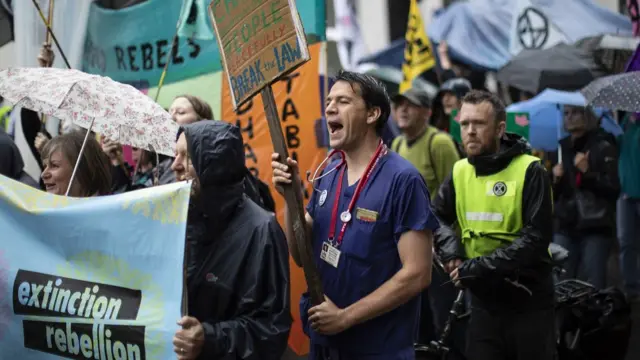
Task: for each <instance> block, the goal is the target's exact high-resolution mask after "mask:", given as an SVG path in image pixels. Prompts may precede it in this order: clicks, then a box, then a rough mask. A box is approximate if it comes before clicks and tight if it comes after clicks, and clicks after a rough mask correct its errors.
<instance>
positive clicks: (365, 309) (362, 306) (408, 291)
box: [345, 266, 431, 326]
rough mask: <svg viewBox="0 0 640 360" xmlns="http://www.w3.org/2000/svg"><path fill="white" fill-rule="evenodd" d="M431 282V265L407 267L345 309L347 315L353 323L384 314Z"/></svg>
mask: <svg viewBox="0 0 640 360" xmlns="http://www.w3.org/2000/svg"><path fill="white" fill-rule="evenodd" d="M430 283H431V266H429V267H427V268H426V269H424V270H422V271H410V270H407V269H405V268H403V269H401V270H400V271H398V272H397V273H396V274H395V275H394V276H393V277H392V278H391V279H389V280H387V282H385V283H384V284H382V286H380V287H379V288H378V289H376V290H375V291H374V292H372V293H371V294H369V295H367V296H366V297H364V298H362V299H360V300H359V301H358V302H356V303H354V304H352V305H351V306H349V307H347V308H346V309H345V315H346V316H347V317H348V318H349V321H350V323H351V324H352V326H353V325H357V324H361V323H363V322H365V321H368V320H371V319H374V318H376V317H378V316H380V315H383V314H385V313H387V312H389V311H391V310H393V309H395V308H397V307H399V306H401V305H403V304H405V303H406V302H408V301H409V300H411V299H412V298H413V297H415V296H417V295H418V294H419V293H420V292H421V291H422V290H424V289H425V288H426V287H427V286H429V284H430Z"/></svg>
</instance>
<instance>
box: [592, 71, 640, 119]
mask: <svg viewBox="0 0 640 360" xmlns="http://www.w3.org/2000/svg"><path fill="white" fill-rule="evenodd" d="M581 92H582V94H583V95H584V97H585V98H586V99H587V102H588V103H589V104H590V105H593V106H602V107H606V108H608V109H612V110H623V111H630V112H640V71H632V72H628V73H624V74H617V75H611V76H606V77H603V78H600V79H597V80H595V81H593V82H592V83H590V84H589V85H588V86H586V87H585V88H584V89H582V90H581Z"/></svg>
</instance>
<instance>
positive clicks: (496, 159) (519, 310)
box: [433, 90, 556, 360]
mask: <svg viewBox="0 0 640 360" xmlns="http://www.w3.org/2000/svg"><path fill="white" fill-rule="evenodd" d="M505 128H506V111H505V108H504V105H503V104H502V102H501V101H500V100H499V99H498V98H497V97H496V96H495V95H493V94H490V93H488V92H484V91H477V90H473V91H471V92H469V93H468V94H467V95H466V96H465V97H464V98H463V99H462V108H461V109H460V129H461V135H462V141H463V144H464V147H465V151H466V153H467V155H468V158H467V159H463V160H460V161H458V162H457V163H456V164H455V165H454V168H453V172H452V175H450V176H449V177H448V179H446V180H445V181H444V182H443V184H442V185H441V187H440V189H439V191H438V195H437V196H436V198H435V199H434V202H433V208H434V213H435V214H436V216H437V217H438V219H439V220H440V228H439V229H438V231H437V232H436V234H435V239H436V241H435V249H436V252H437V254H438V256H439V257H440V259H441V260H442V262H443V263H444V264H445V267H446V268H447V270H448V271H450V272H451V278H452V280H453V281H454V282H455V284H456V286H461V287H465V288H467V289H469V292H470V294H471V320H470V323H469V328H468V332H467V335H468V339H467V353H466V356H467V358H469V359H471V360H485V359H486V360H501V359H513V360H551V359H552V358H553V356H554V354H555V340H556V338H555V336H554V334H555V314H554V287H553V279H552V272H551V269H552V265H551V256H550V254H549V252H548V247H549V244H550V242H551V240H552V237H553V228H552V220H553V214H552V212H553V204H552V197H551V181H550V179H549V175H548V174H547V172H546V170H545V168H544V167H543V165H542V164H541V163H540V159H537V158H535V157H533V156H530V155H528V154H529V153H530V152H531V148H530V146H529V144H528V143H527V141H526V140H525V139H524V138H522V137H521V136H519V135H515V134H509V133H505ZM458 230H459V231H458Z"/></svg>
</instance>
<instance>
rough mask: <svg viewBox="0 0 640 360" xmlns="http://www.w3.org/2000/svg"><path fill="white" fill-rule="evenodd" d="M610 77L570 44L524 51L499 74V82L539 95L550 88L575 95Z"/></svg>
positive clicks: (585, 51)
mask: <svg viewBox="0 0 640 360" xmlns="http://www.w3.org/2000/svg"><path fill="white" fill-rule="evenodd" d="M605 75H607V72H606V70H605V69H604V68H602V66H601V65H600V64H599V63H598V62H597V61H595V59H594V57H593V54H591V53H590V52H589V51H587V50H584V49H580V48H577V47H575V46H571V45H567V44H559V45H556V46H554V47H551V48H548V49H544V50H525V51H523V52H521V53H520V54H518V55H517V56H516V57H514V58H513V59H512V60H511V61H509V62H508V63H507V64H506V65H505V66H504V67H503V68H502V69H500V70H499V71H498V80H500V81H502V82H504V83H507V84H509V85H511V86H513V87H515V88H517V89H520V90H523V91H528V92H530V93H534V94H537V93H539V92H541V91H542V90H545V89H548V88H551V89H556V90H565V91H576V90H580V88H582V87H584V86H585V85H587V84H589V83H590V82H591V81H593V80H594V79H597V78H598V77H601V76H605Z"/></svg>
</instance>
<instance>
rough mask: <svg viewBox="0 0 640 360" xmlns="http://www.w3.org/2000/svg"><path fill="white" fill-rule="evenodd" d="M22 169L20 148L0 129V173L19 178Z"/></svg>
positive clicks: (15, 178)
mask: <svg viewBox="0 0 640 360" xmlns="http://www.w3.org/2000/svg"><path fill="white" fill-rule="evenodd" d="M23 169H24V162H23V161H22V155H20V150H18V147H17V146H16V144H15V142H13V139H11V137H10V136H9V135H8V134H7V133H5V132H4V131H2V130H0V174H2V175H4V176H7V177H10V178H12V179H14V180H19V179H20V176H21V175H22V170H23Z"/></svg>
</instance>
